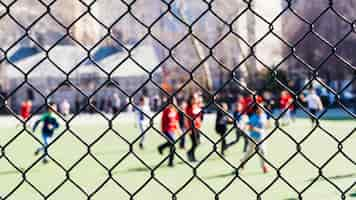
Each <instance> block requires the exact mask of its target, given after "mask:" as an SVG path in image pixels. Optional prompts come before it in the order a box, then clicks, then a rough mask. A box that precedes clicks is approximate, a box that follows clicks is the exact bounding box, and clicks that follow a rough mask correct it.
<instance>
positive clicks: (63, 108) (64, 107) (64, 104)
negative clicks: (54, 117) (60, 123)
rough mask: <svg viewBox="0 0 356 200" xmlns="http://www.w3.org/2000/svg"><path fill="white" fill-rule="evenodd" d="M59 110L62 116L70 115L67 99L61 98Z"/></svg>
mask: <svg viewBox="0 0 356 200" xmlns="http://www.w3.org/2000/svg"><path fill="white" fill-rule="evenodd" d="M60 111H61V113H62V114H63V116H64V117H67V116H69V115H70V103H69V102H68V100H67V99H63V101H62V103H61V104H60Z"/></svg>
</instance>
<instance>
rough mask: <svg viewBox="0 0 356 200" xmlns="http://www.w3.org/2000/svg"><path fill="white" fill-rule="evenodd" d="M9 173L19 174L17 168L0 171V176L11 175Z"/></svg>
mask: <svg viewBox="0 0 356 200" xmlns="http://www.w3.org/2000/svg"><path fill="white" fill-rule="evenodd" d="M11 174H21V172H19V171H17V170H8V171H0V176H5V175H11Z"/></svg>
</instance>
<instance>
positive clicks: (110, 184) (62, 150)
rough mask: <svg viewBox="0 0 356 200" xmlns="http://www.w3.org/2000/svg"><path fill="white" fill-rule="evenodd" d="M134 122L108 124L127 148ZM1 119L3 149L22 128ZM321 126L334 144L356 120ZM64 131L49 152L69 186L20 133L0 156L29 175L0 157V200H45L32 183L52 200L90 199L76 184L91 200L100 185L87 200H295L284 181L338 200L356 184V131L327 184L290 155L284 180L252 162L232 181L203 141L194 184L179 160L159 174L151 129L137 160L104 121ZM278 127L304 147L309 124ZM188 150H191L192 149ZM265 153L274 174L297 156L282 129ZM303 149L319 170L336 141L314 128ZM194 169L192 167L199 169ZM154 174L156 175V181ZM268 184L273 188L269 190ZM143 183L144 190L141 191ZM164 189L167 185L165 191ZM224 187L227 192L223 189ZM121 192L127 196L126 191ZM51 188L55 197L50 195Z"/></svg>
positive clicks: (209, 127) (234, 156)
mask: <svg viewBox="0 0 356 200" xmlns="http://www.w3.org/2000/svg"><path fill="white" fill-rule="evenodd" d="M134 119H135V118H134V117H133V116H131V115H127V114H125V115H123V116H120V117H119V118H118V119H116V120H115V121H114V122H113V126H114V128H115V130H117V131H118V133H119V134H120V135H121V136H122V137H123V138H126V139H127V140H128V142H132V141H134V140H135V139H136V137H137V136H138V129H137V128H135V126H134ZM1 121H2V122H1V124H2V126H1V127H2V128H1V134H0V145H1V146H4V145H5V144H6V143H8V142H9V140H10V138H12V137H13V136H15V135H16V134H17V132H18V131H19V130H21V129H20V128H18V129H15V127H14V126H15V122H14V121H13V120H10V119H7V118H5V119H1ZM158 121H159V120H158V119H157V120H156V122H155V127H157V128H159V123H158ZM213 122H214V117H213V116H207V118H206V120H205V123H204V127H203V132H204V133H206V136H208V137H209V138H210V140H212V141H217V140H218V139H219V138H218V135H217V134H215V133H214V131H213V125H214V123H213ZM320 124H321V126H322V127H324V128H325V129H326V130H328V131H329V132H330V133H331V134H333V135H334V137H335V138H336V139H339V140H342V139H344V138H345V137H346V136H348V135H349V134H350V133H351V132H352V131H354V130H355V127H356V123H355V121H354V120H353V121H351V120H349V121H347V120H344V121H320ZM64 128H65V127H64V126H62V127H61V130H59V131H58V132H57V135H56V136H60V137H59V138H58V139H57V140H56V141H55V142H54V143H52V144H51V147H50V149H49V153H50V155H51V156H52V158H53V159H55V160H56V161H57V162H58V163H60V164H61V165H62V167H64V168H65V169H71V170H70V173H69V174H68V176H69V177H70V180H67V181H65V183H64V184H63V185H62V186H61V187H60V188H59V189H58V190H57V189H56V187H57V186H58V185H59V184H61V183H63V181H64V180H65V179H66V173H65V171H64V170H63V169H62V168H61V167H59V166H58V165H57V164H56V163H55V162H54V161H51V162H50V163H49V164H48V165H43V164H42V162H37V161H39V157H35V156H34V154H33V153H34V151H35V149H36V148H37V147H38V146H39V143H38V142H37V141H36V140H35V139H33V138H32V137H31V136H30V135H29V134H28V133H26V132H23V133H22V134H21V135H19V136H18V137H17V138H16V140H14V141H13V142H11V144H9V145H8V146H6V148H5V149H4V152H5V154H6V157H7V158H8V159H9V160H11V162H13V164H15V165H16V166H17V167H18V169H21V170H25V171H26V176H25V177H26V181H24V179H23V177H22V175H21V173H19V172H18V171H17V170H16V169H14V168H13V167H11V165H9V163H8V162H7V160H6V159H5V158H4V157H1V159H0V196H1V197H2V198H4V197H7V195H8V194H9V193H10V192H11V191H12V189H13V188H14V187H16V186H17V185H18V184H22V185H21V187H20V188H18V189H17V190H16V191H15V192H14V193H12V194H11V195H10V196H9V197H8V198H7V199H12V200H22V199H43V198H42V197H41V195H40V194H39V193H38V192H36V190H35V189H33V188H32V187H31V186H30V184H29V183H31V184H33V186H35V187H36V188H38V190H40V191H41V192H42V193H43V195H48V194H51V196H50V198H49V199H53V200H54V199H58V200H63V199H69V200H81V199H83V200H84V199H87V197H86V196H85V195H84V194H83V192H82V191H81V190H80V189H78V188H77V187H76V186H75V184H73V182H74V183H76V184H77V185H79V186H80V187H82V189H83V191H85V192H87V193H88V194H91V193H93V192H95V191H96V190H97V189H98V187H100V186H101V185H102V184H103V183H105V185H104V186H103V187H101V188H99V191H97V192H96V193H95V194H94V195H93V196H92V198H91V199H96V200H107V199H119V200H121V199H129V195H128V193H127V192H130V193H131V194H134V193H135V197H134V199H142V200H151V199H152V200H158V199H160V200H161V199H172V195H171V194H170V192H169V191H168V190H167V189H169V190H171V191H172V192H177V191H179V192H178V193H177V198H178V199H183V200H189V199H202V200H205V199H214V198H215V193H218V194H219V197H220V199H228V200H230V199H242V200H248V199H256V194H255V192H261V191H264V192H263V195H262V199H270V200H287V199H289V200H292V199H297V197H298V196H297V194H296V192H295V191H294V190H293V189H292V188H291V187H289V186H288V184H287V183H286V182H288V183H289V184H290V185H293V186H294V187H295V189H297V190H298V191H304V190H305V188H306V187H309V186H310V184H312V185H311V186H310V187H309V188H308V189H307V190H305V191H304V192H303V194H302V196H303V199H307V200H319V199H322V200H335V199H341V195H340V192H339V191H338V189H336V187H335V186H337V187H339V189H340V190H347V189H348V188H349V187H351V185H352V184H354V183H355V180H356V165H355V161H356V148H355V147H356V133H355V134H353V135H351V136H350V137H348V139H347V140H346V141H345V142H344V143H343V145H342V150H343V152H344V153H345V154H347V155H348V156H349V158H350V159H352V160H354V163H352V162H351V161H349V160H347V159H346V158H345V157H343V155H342V154H341V153H339V154H337V155H336V157H335V158H334V159H332V160H330V161H329V164H328V165H327V166H325V167H324V168H323V171H322V173H323V175H324V176H325V177H327V178H328V181H327V180H325V179H323V178H318V179H317V180H314V179H315V178H316V177H318V175H319V172H318V170H317V169H316V168H315V167H313V165H312V164H310V163H309V162H308V161H307V160H306V159H305V158H304V157H302V156H301V155H300V154H298V155H295V157H294V158H293V159H292V160H291V161H290V162H289V163H288V164H287V165H284V166H283V167H282V169H281V170H280V172H281V176H282V177H283V179H282V178H278V177H277V173H276V172H275V171H274V170H273V169H272V168H271V171H270V173H269V174H267V175H264V174H262V173H261V170H260V169H259V164H258V159H257V158H256V157H255V158H254V159H252V160H251V161H250V162H249V163H248V164H247V165H246V168H245V170H244V171H241V172H240V178H236V176H234V175H232V172H233V171H234V170H233V168H231V167H230V166H229V165H228V164H227V163H226V162H225V161H223V160H222V159H221V158H220V157H219V156H218V155H217V154H216V153H210V152H211V151H212V150H213V145H212V144H211V142H210V140H208V139H206V138H204V136H203V140H202V144H201V146H200V147H199V149H198V156H197V157H198V159H200V160H201V159H203V158H205V159H206V160H205V161H204V162H202V163H201V164H199V167H198V168H197V171H196V172H197V176H198V177H199V178H193V179H192V176H193V170H192V169H191V168H190V167H189V166H188V165H186V164H185V163H184V162H183V161H182V160H180V159H179V158H177V157H176V160H175V162H176V166H175V167H174V168H168V167H166V165H167V162H164V163H162V164H161V165H160V166H159V167H157V168H156V166H157V165H158V164H159V163H161V161H162V160H163V159H164V158H165V157H164V156H160V155H159V154H158V152H157V150H156V147H157V145H158V144H159V143H161V142H163V141H164V139H162V137H161V136H160V135H159V134H158V133H157V132H155V131H153V130H150V131H149V132H148V134H147V138H146V139H147V140H146V148H145V150H140V149H139V148H138V145H137V144H135V145H134V146H133V151H134V152H135V155H134V154H127V152H128V151H129V150H130V147H129V145H128V144H127V143H126V142H125V141H124V140H122V139H120V137H118V136H116V135H115V134H114V133H113V132H112V131H107V132H106V133H105V134H104V135H102V134H103V133H104V132H105V131H106V130H107V129H108V124H107V123H106V121H105V119H104V118H102V117H99V116H95V117H88V116H84V117H79V118H76V119H74V120H73V121H72V122H71V123H70V128H71V130H72V131H73V132H72V133H71V132H69V131H65V132H63V133H62V134H60V132H61V131H63V130H64ZM283 128H284V130H285V131H286V132H287V133H289V134H290V136H291V137H293V138H294V139H295V140H296V141H302V140H303V138H304V137H305V136H306V135H307V134H308V133H309V132H310V130H311V129H312V127H311V124H310V123H309V121H308V120H305V119H298V120H297V122H296V123H295V124H293V125H290V126H288V127H283ZM234 134H235V133H234V132H232V133H231V135H230V136H229V137H228V139H229V140H232V139H233V138H234ZM35 136H36V137H38V139H40V134H39V132H36V133H35ZM99 136H102V137H101V139H100V140H99V141H96V139H97V138H98V137H99ZM76 137H80V138H81V140H82V142H86V143H87V144H92V146H91V148H90V154H86V153H87V152H88V148H87V147H86V146H85V145H84V144H83V143H82V142H81V141H80V140H78V139H77V138H76ZM95 141H96V142H95ZM94 142H95V143H94ZM188 146H190V145H189V143H188ZM267 148H268V155H267V157H266V158H267V159H268V160H269V161H270V162H271V164H273V165H274V166H275V167H277V168H278V167H281V166H282V165H283V163H284V162H285V161H286V160H287V159H289V158H290V157H291V156H293V155H294V153H295V152H296V150H297V148H296V145H295V144H294V142H293V141H292V140H291V139H290V138H289V137H288V136H287V135H286V134H285V133H283V132H282V131H279V130H277V131H275V132H274V133H273V134H272V135H271V136H270V138H269V139H268V140H267ZM301 150H302V151H303V153H304V154H305V155H306V156H307V158H309V159H310V160H312V161H313V162H314V163H315V165H318V166H322V165H324V163H325V162H326V161H328V160H329V159H330V157H331V156H332V155H334V154H336V153H337V152H338V143H337V142H336V141H335V140H334V139H332V138H331V137H330V136H329V135H328V134H327V133H326V132H324V131H322V130H320V129H317V130H315V132H314V133H313V134H312V135H311V136H310V137H309V138H308V139H307V140H305V141H304V142H303V143H302V144H301ZM167 153H168V152H166V154H167ZM178 154H179V155H180V157H181V158H183V159H186V155H185V151H183V150H179V151H178ZM85 155H86V156H85ZM93 156H95V157H96V159H97V160H99V161H100V162H101V164H102V165H104V166H106V167H107V168H112V167H113V166H115V167H114V168H113V170H112V176H113V178H114V179H115V180H116V182H117V183H120V184H121V187H120V186H118V185H117V184H116V183H115V182H114V181H113V180H111V179H108V176H109V174H108V172H107V170H106V169H105V168H103V167H102V166H101V165H100V164H98V163H97V161H95V159H94V158H93ZM241 156H242V143H240V144H238V145H237V146H234V147H232V148H231V149H229V151H228V152H227V155H226V157H225V159H226V160H227V161H228V162H230V163H231V164H233V165H235V166H237V165H238V164H239V159H240V158H241ZM82 157H84V159H83V160H82V161H81V162H80V163H77V162H76V161H77V160H78V159H80V158H82ZM139 159H141V160H142V161H143V162H145V163H146V164H147V165H148V166H150V167H151V168H152V169H154V171H153V172H151V171H150V170H148V169H147V168H146V166H145V165H144V164H142V162H140V161H139ZM120 160H122V161H121V162H120V164H118V165H116V163H117V162H118V161H120ZM32 165H34V166H33V167H32V168H31V169H30V170H26V169H27V168H29V167H30V166H32ZM192 165H193V166H196V165H197V164H192ZM152 175H154V178H153V177H152ZM244 182H246V183H248V184H250V186H251V187H253V188H254V190H255V191H253V190H252V189H251V188H249V187H248V186H246V184H245V183H244ZM272 182H273V183H274V184H273V185H272V186H270V187H268V188H266V187H267V186H269V185H270V183H272ZM146 183H147V185H146V186H145V187H144V188H141V186H142V185H143V184H146ZM161 184H164V185H165V186H166V188H165V187H163V186H162V185H161ZM185 184H188V185H186V186H185V188H184V189H181V188H182V186H184V185H185ZM207 185H209V187H207ZM226 185H229V186H228V187H227V188H226V189H224V188H225V186H226ZM122 187H124V188H125V189H126V190H127V191H124V190H123V189H122ZM223 189H224V190H223ZM266 189H267V190H266ZM54 190H55V192H54V193H53V191H54ZM214 191H215V193H214ZM346 195H347V196H346V199H351V200H352V199H356V186H354V188H352V189H350V190H349V191H348V193H347V194H346ZM2 198H0V199H2Z"/></svg>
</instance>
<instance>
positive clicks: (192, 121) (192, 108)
mask: <svg viewBox="0 0 356 200" xmlns="http://www.w3.org/2000/svg"><path fill="white" fill-rule="evenodd" d="M113 97H114V98H116V99H117V103H118V104H116V105H115V106H114V107H113V112H121V111H122V110H121V109H123V107H122V106H121V104H119V102H120V100H119V98H118V96H116V95H115V94H114V95H113ZM225 100H226V99H224V98H221V97H219V96H217V97H215V98H214V99H213V101H214V103H213V104H212V105H214V110H215V112H214V113H216V121H215V131H216V133H217V134H219V136H220V138H221V139H220V140H219V144H221V148H220V150H219V153H220V154H221V156H224V155H225V151H226V150H227V149H228V148H231V147H232V146H234V145H235V144H237V143H239V141H240V140H241V139H242V140H243V152H244V156H243V158H242V159H241V166H240V167H241V169H243V168H244V166H245V164H246V162H247V161H248V160H249V158H250V157H251V155H252V154H253V153H254V152H255V151H256V150H257V151H258V154H259V155H261V156H260V157H261V168H262V171H263V172H264V173H267V172H268V167H267V165H266V164H265V162H264V159H263V155H265V154H266V147H265V145H266V144H265V143H263V142H262V141H263V140H264V138H265V137H266V129H267V127H268V123H267V122H268V120H269V119H271V118H272V116H273V110H274V109H275V108H276V106H277V105H278V106H279V110H280V118H279V117H277V118H278V119H280V120H278V121H280V122H281V125H288V124H289V123H291V122H293V121H294V120H295V114H294V113H295V111H296V109H297V108H298V106H302V105H303V104H304V103H305V104H306V107H307V108H308V110H309V113H310V116H311V122H312V123H315V120H314V119H315V118H316V117H317V116H316V115H317V113H318V112H319V111H321V110H323V104H322V100H321V98H320V97H319V96H318V95H317V93H316V91H315V90H314V89H310V90H309V91H308V92H307V93H306V94H301V95H300V96H293V95H292V94H291V93H290V92H288V91H287V90H284V91H282V92H281V94H280V96H279V99H275V98H272V96H271V95H270V94H269V93H268V92H267V93H263V94H262V95H256V94H255V95H252V94H248V93H245V94H242V95H237V96H236V98H235V99H234V100H233V101H232V102H233V103H231V102H226V101H225ZM151 101H152V98H151V99H150V98H149V97H147V96H141V97H140V98H139V100H138V102H137V104H135V106H133V108H134V109H133V111H134V112H135V113H136V116H137V120H136V121H137V128H138V130H139V133H138V134H139V136H140V141H139V147H140V148H141V149H144V147H145V137H146V134H147V129H148V128H149V127H150V125H151V124H152V123H151V119H150V113H151V112H152V110H153V109H152V108H153V106H152V105H153V104H152V103H151ZM113 105H114V104H113ZM58 107H59V110H57V104H55V103H54V102H51V103H49V105H48V108H47V112H45V113H44V114H43V115H42V116H41V117H40V118H39V119H38V120H37V121H36V122H35V123H34V125H33V128H32V129H33V131H35V130H36V128H37V126H38V125H39V124H40V123H41V122H42V123H43V125H42V138H43V145H44V146H43V147H41V148H39V149H37V150H36V155H37V154H39V153H40V152H44V153H45V156H44V160H43V162H44V163H47V161H48V160H47V158H46V155H47V150H46V148H47V145H48V144H49V139H50V138H51V137H52V135H53V133H54V131H55V130H56V129H57V128H58V127H59V124H58V122H57V120H56V119H55V117H54V115H53V113H61V114H62V115H63V116H66V115H70V111H71V108H70V104H69V102H68V101H67V100H66V99H64V100H63V101H62V102H59V103H58ZM206 108H207V106H206V105H205V104H204V100H203V97H202V95H201V94H200V93H198V92H196V93H192V94H190V95H189V96H187V98H179V99H178V100H177V99H176V98H175V97H170V98H167V99H165V100H162V105H161V110H159V111H160V112H162V114H161V131H162V133H163V134H164V136H165V138H166V142H165V143H163V144H161V145H160V146H159V147H158V152H159V153H160V154H163V153H164V151H165V149H167V148H168V149H169V159H168V166H174V156H175V150H176V147H175V146H176V145H175V144H176V143H177V146H179V148H181V149H186V153H187V159H188V160H189V161H190V162H196V161H197V160H198V159H199V158H197V155H196V151H197V149H198V148H199V146H200V144H201V127H202V125H203V123H204V113H205V112H206ZM31 110H32V102H31V100H29V99H26V100H25V101H23V103H22V105H21V109H20V116H21V117H22V119H23V120H28V119H29V117H30V116H31V112H32V111H31ZM274 118H275V119H276V117H274ZM229 125H232V126H233V127H234V128H235V129H236V131H235V132H236V138H235V139H234V140H233V141H227V139H226V135H227V134H228V133H227V130H228V126H229ZM177 139H179V141H177V142H175V141H176V140H177ZM187 139H188V140H190V146H189V148H188V147H187V145H186V144H187V142H186V140H187Z"/></svg>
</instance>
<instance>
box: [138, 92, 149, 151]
mask: <svg viewBox="0 0 356 200" xmlns="http://www.w3.org/2000/svg"><path fill="white" fill-rule="evenodd" d="M135 112H136V113H137V125H138V128H139V129H140V143H139V146H140V148H141V149H143V148H144V141H145V134H146V133H145V131H146V129H147V127H148V126H149V123H150V119H149V118H148V117H146V116H145V115H149V113H150V112H151V110H150V106H149V101H148V98H147V97H145V96H142V97H140V100H139V105H138V109H136V110H135Z"/></svg>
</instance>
